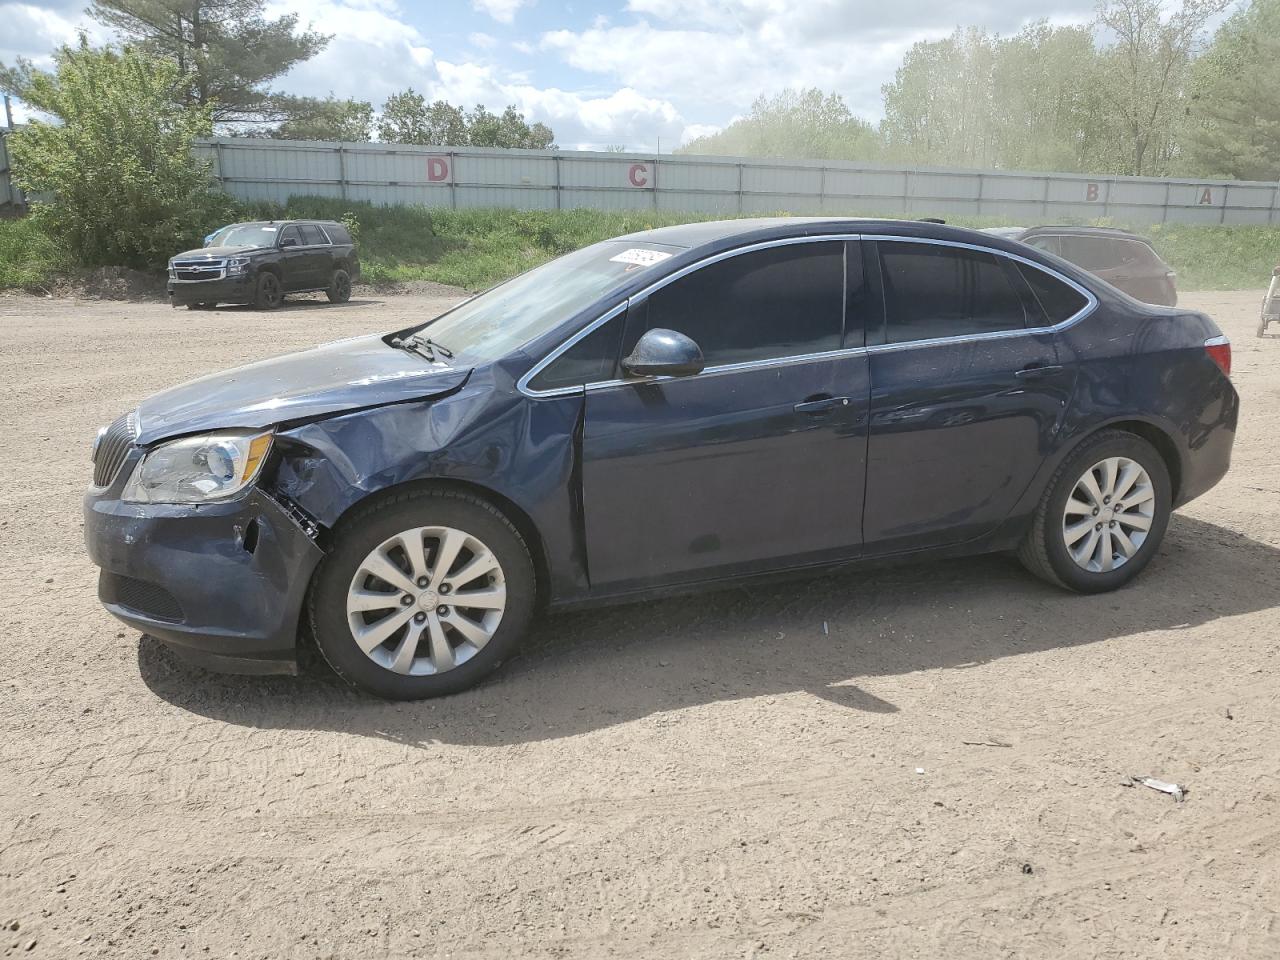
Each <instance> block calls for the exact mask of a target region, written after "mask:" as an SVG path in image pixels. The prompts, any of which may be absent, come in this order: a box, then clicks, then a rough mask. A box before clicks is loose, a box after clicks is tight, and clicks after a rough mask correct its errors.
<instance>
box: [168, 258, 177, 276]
mask: <svg viewBox="0 0 1280 960" xmlns="http://www.w3.org/2000/svg"><path fill="white" fill-rule="evenodd" d="M169 279H170V280H177V279H178V271H177V270H174V269H173V261H172V260H170V261H169Z"/></svg>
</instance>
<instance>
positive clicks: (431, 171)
mask: <svg viewBox="0 0 1280 960" xmlns="http://www.w3.org/2000/svg"><path fill="white" fill-rule="evenodd" d="M427 179H428V180H429V181H431V182H432V183H441V182H443V181H445V180H448V179H449V161H448V160H447V159H445V158H444V157H427Z"/></svg>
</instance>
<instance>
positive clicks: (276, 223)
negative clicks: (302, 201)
mask: <svg viewBox="0 0 1280 960" xmlns="http://www.w3.org/2000/svg"><path fill="white" fill-rule="evenodd" d="M299 223H319V224H324V225H326V226H338V227H340V226H342V224H340V223H338V221H337V220H313V219H311V218H309V217H308V218H307V219H305V220H242V221H240V222H239V223H228V224H227V225H226V226H223V227H219V228H218V229H219V230H225V229H227V227H265V226H273V227H289V226H293V225H295V224H299Z"/></svg>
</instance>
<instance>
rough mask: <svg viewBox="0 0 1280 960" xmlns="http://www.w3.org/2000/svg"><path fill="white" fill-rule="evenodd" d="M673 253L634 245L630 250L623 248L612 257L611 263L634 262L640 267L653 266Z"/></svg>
mask: <svg viewBox="0 0 1280 960" xmlns="http://www.w3.org/2000/svg"><path fill="white" fill-rule="evenodd" d="M670 256H671V254H669V253H663V252H662V251H661V250H645V249H642V248H641V247H632V248H631V249H630V250H623V251H622V252H621V253H620V254H618V255H617V256H616V257H610V258H609V261H610V262H611V263H634V264H635V265H636V266H638V267H652V266H653V265H654V264H655V263H661V262H662V261H663V260H666V259H667V258H668V257H670Z"/></svg>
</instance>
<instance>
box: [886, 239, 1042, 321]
mask: <svg viewBox="0 0 1280 960" xmlns="http://www.w3.org/2000/svg"><path fill="white" fill-rule="evenodd" d="M880 258H881V261H882V273H883V275H884V298H885V307H886V310H887V314H888V315H887V318H886V321H887V322H886V330H887V331H888V333H887V341H888V342H889V343H905V342H907V341H911V340H931V339H933V338H935V337H958V336H965V335H969V334H975V333H994V332H996V331H999V330H1016V329H1019V328H1021V327H1024V326H1025V325H1026V310H1025V308H1024V306H1023V300H1022V296H1021V294H1020V293H1019V291H1018V290H1017V288H1016V287H1015V286H1014V284H1015V283H1016V282H1017V281H1016V276H1017V274H1016V270H1015V269H1014V267H1013V261H1012V260H1009V259H1008V258H1006V257H997V256H995V255H994V254H990V253H982V252H980V251H977V250H965V249H962V248H959V247H946V246H939V245H937V244H924V243H898V242H896V241H895V242H881V243H880Z"/></svg>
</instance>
